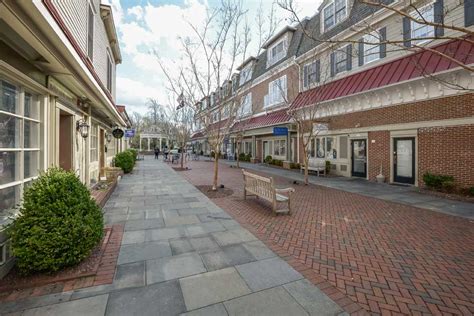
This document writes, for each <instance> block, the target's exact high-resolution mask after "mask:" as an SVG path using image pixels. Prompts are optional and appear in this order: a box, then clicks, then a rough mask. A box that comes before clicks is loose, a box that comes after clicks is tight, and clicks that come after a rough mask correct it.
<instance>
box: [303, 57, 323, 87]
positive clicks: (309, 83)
mask: <svg viewBox="0 0 474 316" xmlns="http://www.w3.org/2000/svg"><path fill="white" fill-rule="evenodd" d="M317 61H318V59H315V60H312V61H310V62H307V63H306V64H304V65H303V88H304V89H310V88H312V87H314V86H316V85H317V84H318V81H315V82H309V78H308V85H307V86H305V85H304V81H305V73H304V69H305V68H306V69H308V68H309V66H310V65H312V64H316V62H317ZM319 71H321V70H319ZM317 72H318V70H317V69H316V73H317ZM320 75H321V74H320Z"/></svg>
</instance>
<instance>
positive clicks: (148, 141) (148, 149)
mask: <svg viewBox="0 0 474 316" xmlns="http://www.w3.org/2000/svg"><path fill="white" fill-rule="evenodd" d="M147 140H148V151H150V138H147Z"/></svg>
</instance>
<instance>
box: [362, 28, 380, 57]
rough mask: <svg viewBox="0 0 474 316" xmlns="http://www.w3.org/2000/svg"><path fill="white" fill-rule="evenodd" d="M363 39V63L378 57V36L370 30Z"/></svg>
mask: <svg viewBox="0 0 474 316" xmlns="http://www.w3.org/2000/svg"><path fill="white" fill-rule="evenodd" d="M363 39H364V45H363V47H364V64H366V63H370V62H371V61H374V60H377V59H379V58H380V38H379V35H378V33H377V32H372V33H370V34H367V35H365V36H364V37H363Z"/></svg>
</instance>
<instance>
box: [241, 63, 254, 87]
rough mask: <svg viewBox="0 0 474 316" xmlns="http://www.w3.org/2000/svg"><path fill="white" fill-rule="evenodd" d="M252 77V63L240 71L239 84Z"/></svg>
mask: <svg viewBox="0 0 474 316" xmlns="http://www.w3.org/2000/svg"><path fill="white" fill-rule="evenodd" d="M250 78H252V64H251V63H250V64H248V65H247V66H245V67H244V68H243V69H242V70H241V71H240V85H243V84H244V83H246V82H247V81H249V80H250Z"/></svg>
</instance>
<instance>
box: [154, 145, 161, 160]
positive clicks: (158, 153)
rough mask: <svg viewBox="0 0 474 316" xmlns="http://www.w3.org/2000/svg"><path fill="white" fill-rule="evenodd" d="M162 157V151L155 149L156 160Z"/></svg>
mask: <svg viewBox="0 0 474 316" xmlns="http://www.w3.org/2000/svg"><path fill="white" fill-rule="evenodd" d="M159 156H160V149H159V148H158V147H155V159H158V158H159Z"/></svg>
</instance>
